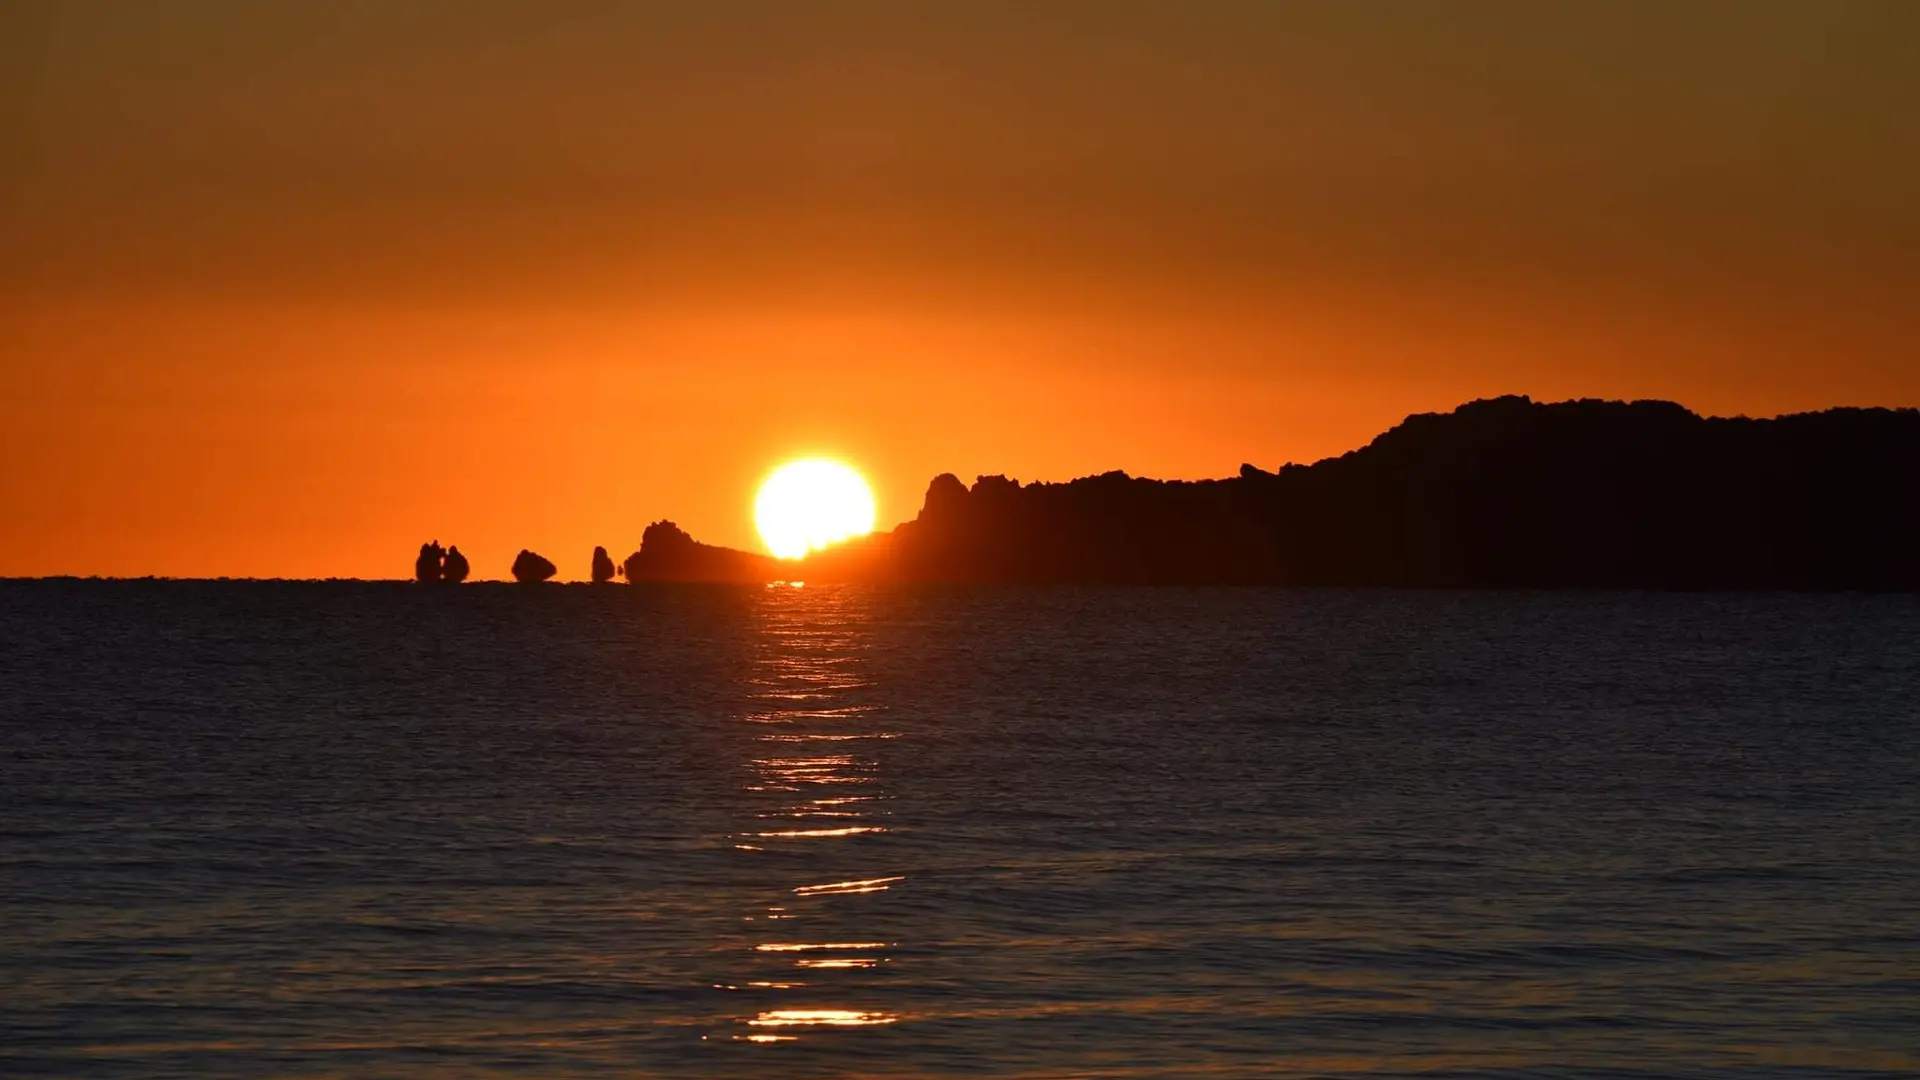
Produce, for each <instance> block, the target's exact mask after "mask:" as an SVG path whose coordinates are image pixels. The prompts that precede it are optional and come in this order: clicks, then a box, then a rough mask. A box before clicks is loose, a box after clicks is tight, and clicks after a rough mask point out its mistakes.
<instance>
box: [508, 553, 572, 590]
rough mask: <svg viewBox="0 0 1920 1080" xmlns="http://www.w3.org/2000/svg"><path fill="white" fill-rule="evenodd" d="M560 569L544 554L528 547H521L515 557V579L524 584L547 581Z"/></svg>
mask: <svg viewBox="0 0 1920 1080" xmlns="http://www.w3.org/2000/svg"><path fill="white" fill-rule="evenodd" d="M559 569H560V568H559V567H557V566H555V565H553V563H552V562H551V561H550V560H548V559H546V558H544V557H543V556H540V555H536V554H534V553H533V552H531V551H528V550H527V549H526V548H521V549H520V554H518V555H516V556H514V558H513V580H515V581H517V582H520V583H521V584H522V585H532V584H537V583H539V582H542V581H545V580H547V579H548V578H550V577H552V576H553V575H554V574H556V573H558V572H559Z"/></svg>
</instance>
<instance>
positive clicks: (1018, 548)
mask: <svg viewBox="0 0 1920 1080" xmlns="http://www.w3.org/2000/svg"><path fill="white" fill-rule="evenodd" d="M627 576H628V578H629V580H633V581H646V580H680V581H689V580H691V581H754V580H758V581H767V580H775V579H780V578H799V579H805V580H807V581H847V580H852V581H923V582H1001V583H1135V584H1196V585H1197V584H1240V583H1245V584H1289V585H1307V584H1312V585H1393V586H1439V587H1613V588H1651V589H1736V588H1806V589H1915V588H1920V411H1916V410H1914V409H1879V408H1871V409H1856V408H1845V409H1830V410H1827V411H1825V412H1818V413H1802V414H1797V415H1791V416H1782V417H1779V418H1776V419H1770V420H1752V419H1747V418H1744V417H1742V418H1734V419H1724V418H1705V417H1701V416H1699V415H1696V414H1695V413H1693V412H1690V411H1688V410H1687V409H1685V408H1683V407H1681V406H1679V405H1676V404H1673V403H1671V402H1666V401H1636V402H1631V403H1628V402H1618V401H1597V400H1582V401H1567V402H1560V403H1555V404H1537V403H1535V402H1533V401H1531V400H1529V399H1527V398H1525V397H1502V398H1496V399H1492V400H1482V401H1474V402H1471V403H1469V404H1466V405H1462V406H1461V407H1459V408H1457V409H1455V410H1454V411H1453V412H1451V413H1424V414H1420V415H1415V416H1410V417H1408V418H1407V419H1406V420H1405V421H1404V422H1402V423H1401V424H1399V425H1398V426H1396V427H1394V428H1393V429H1392V430H1390V431H1387V432H1386V433H1384V434H1382V435H1380V436H1379V437H1377V438H1375V439H1374V440H1373V441H1372V442H1371V443H1369V444H1367V445H1366V446H1365V447H1362V448H1360V449H1358V450H1354V451H1352V452H1350V453H1347V454H1343V455H1341V456H1340V457H1336V458H1329V459H1326V460H1324V461H1321V462H1318V463H1316V464H1313V465H1291V464H1290V465H1286V466H1284V467H1282V468H1280V469H1279V470H1277V471H1274V472H1268V471H1265V470H1262V469H1260V468H1257V467H1255V466H1252V465H1243V466H1241V469H1240V475H1239V476H1237V477H1232V478H1229V479H1223V480H1200V481H1177V480H1176V481H1160V480H1147V479H1141V478H1137V477H1132V476H1128V475H1127V474H1126V473H1123V472H1109V473H1105V474H1102V475H1099V476H1091V477H1085V478H1082V479H1079V480H1074V481H1071V482H1068V483H1058V484H1054V483H1034V484H1025V485H1023V484H1020V483H1019V482H1017V481H1014V480H1009V479H1007V478H1005V477H1001V476H982V477H980V478H978V479H977V480H976V481H975V482H974V483H973V484H972V485H971V486H968V485H966V484H963V483H962V482H961V481H960V480H959V479H958V478H956V477H954V476H952V475H950V474H949V475H941V476H938V477H935V478H934V480H933V482H932V484H931V485H930V486H929V487H928V489H927V495H926V500H925V504H924V505H923V506H922V508H921V510H920V513H919V515H918V516H917V517H915V518H914V520H912V521H909V522H906V523H904V524H902V525H900V526H899V527H897V528H896V529H894V530H893V531H892V532H891V533H875V534H874V535H872V536H870V537H867V538H865V539H864V540H863V541H859V542H856V543H853V544H848V545H842V546H839V547H835V548H830V549H828V550H826V551H822V552H817V553H815V554H814V555H812V556H809V557H808V558H806V559H804V560H800V561H799V562H797V563H795V562H786V563H782V562H776V561H775V560H772V559H769V558H767V557H765V556H759V555H752V554H749V553H746V552H741V551H732V550H729V549H726V548H718V547H710V546H708V545H704V544H700V543H697V542H695V541H694V540H693V538H692V537H689V536H687V534H686V533H684V532H682V531H680V530H679V529H677V528H675V527H674V526H673V525H671V524H670V523H666V522H662V523H659V524H656V525H654V526H653V527H651V528H649V529H648V530H647V536H646V539H645V540H644V541H643V543H642V545H641V550H640V551H639V552H637V553H635V555H634V556H633V557H632V558H630V559H628V561H627Z"/></svg>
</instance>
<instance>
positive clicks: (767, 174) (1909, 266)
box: [0, 0, 1920, 577]
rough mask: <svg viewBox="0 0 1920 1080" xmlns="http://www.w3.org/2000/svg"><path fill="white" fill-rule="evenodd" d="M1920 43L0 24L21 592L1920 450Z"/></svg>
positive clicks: (355, 14) (1377, 22)
mask: <svg viewBox="0 0 1920 1080" xmlns="http://www.w3.org/2000/svg"><path fill="white" fill-rule="evenodd" d="M1917 56H1920V3H1914V2H1911V0H1888V2H1882V3H1869V2H1855V3H1849V2H1844V0H1825V2H1812V0H1810V2H1806V3H1787V2H1779V0H1731V2H1725V3H1706V2H1700V3H1686V2H1672V0H1669V2H1660V3H1632V2H1620V0H1611V2H1606V3H1598V2H1596V3H1589V4H1574V3H1551V2H1537V0H1529V2H1513V3H1493V2H1486V3H1472V2H1465V0H1463V2H1459V3H1445V4H1442V3H1426V2H1419V0H1406V2H1402V3H1392V2H1386V0H1381V2H1372V3H1368V2H1354V0H1338V2H1331V0H1330V2H1325V3H1285V2H1279V0H1274V2H1267V3H1195V2H1180V3H1175V2H1172V0H1168V2H1165V3H1143V2H1129V0H1104V2H1086V3H1043V2H1033V0H1028V2H1022V3H985V2H967V3H951V4H942V5H936V4H933V3H830V4H807V3H799V2H791V3H711V2H701V3H693V2H688V3H684V4H671V5H669V4H640V3H630V2H606V3H563V2H554V0H545V2H540V3H503V2H493V0H457V2H456V0H444V2H441V0H418V2H407V0H380V2H343V0H334V2H328V3H306V2H294V0H281V2H278V3H272V4H262V3H256V2H252V0H246V2H241V0H234V2H219V3H209V2H193V0H168V2H165V3H150V4H134V3H107V2H101V3H90V2H72V3H47V2H38V3H36V2H33V0H12V2H9V3H7V4H6V5H4V6H0V170H4V171H3V172H0V236H3V237H4V249H3V254H0V289H4V293H3V294H0V513H3V514H4V517H0V574H42V573H57V572H70V573H113V574H136V573H162V574H195V575H205V574H221V573H229V574H284V575H298V576H307V575H326V574H342V575H365V576H400V575H404V574H405V573H406V572H407V571H408V568H409V567H410V563H411V557H412V554H413V551H414V549H415V548H416V547H417V545H418V544H419V543H420V542H421V541H423V540H426V539H428V538H431V537H438V538H439V539H441V540H442V541H451V542H456V543H459V544H460V545H461V547H462V549H463V550H465V551H467V552H468V553H469V555H471V556H472V557H473V559H474V563H475V569H476V572H477V574H478V575H479V576H502V575H504V573H505V570H506V566H507V564H508V563H509V562H510V561H511V559H512V556H513V554H514V552H515V551H517V550H518V549H519V548H520V547H522V546H530V547H533V548H534V549H535V550H538V551H541V552H543V553H545V554H547V555H548V556H550V557H551V558H553V559H554V560H555V561H556V562H558V563H560V565H561V567H562V574H563V576H569V577H578V576H584V574H585V570H586V553H587V552H588V551H589V550H590V549H591V547H592V545H593V544H596V543H601V544H605V545H607V547H608V548H610V549H611V550H613V551H614V552H615V555H616V557H618V556H620V555H624V554H625V553H626V552H627V551H628V550H631V548H632V547H633V546H634V544H635V543H636V542H637V541H638V538H639V535H640V531H641V529H642V528H643V527H644V526H645V525H646V523H647V522H648V521H650V520H653V519H655V518H660V517H671V518H674V519H675V520H677V521H679V522H680V523H681V524H682V525H684V526H686V527H687V528H688V529H689V530H690V531H691V532H693V533H694V535H695V536H697V537H700V538H703V539H709V540H713V541H716V542H722V543H729V544H735V545H741V546H747V545H751V544H752V543H753V536H752V529H751V522H750V514H749V507H750V503H751V496H752V489H753V486H754V484H755V482H756V480H757V479H758V478H759V476H760V475H762V474H763V473H764V472H765V471H766V470H767V469H769V468H771V467H772V466H773V465H774V464H776V463H777V462H778V461H779V460H781V459H782V458H784V457H788V456H792V455H794V454H796V453H802V452H809V451H825V452H832V453H835V454H838V455H841V456H844V457H845V458H847V459H848V460H850V461H852V462H854V463H855V464H856V465H858V466H859V467H861V468H862V469H863V470H864V471H865V472H867V474H868V475H869V476H870V477H871V478H872V479H873V480H874V481H875V484H876V488H877V489H878V493H879V497H880V511H881V517H882V519H883V521H884V522H886V523H891V522H893V521H897V520H900V519H902V518H906V517H911V516H912V514H913V513H914V512H915V511H916V510H917V508H918V504H919V498H920V495H921V493H922V492H923V490H924V488H925V484H926V481H927V480H928V479H929V478H930V477H931V476H932V475H933V474H934V473H936V472H940V471H953V472H957V473H959V474H961V475H962V476H965V477H971V476H973V475H974V474H977V473H983V472H1004V473H1008V474H1010V475H1014V476H1017V477H1019V478H1021V479H1065V478H1068V477H1071V476H1074V475H1079V474H1083V473H1088V472H1097V471H1104V470H1106V469H1109V468H1124V469H1127V470H1129V471H1131V472H1134V473H1137V474H1145V475H1160V476H1186V477H1198V476H1214V475H1225V474H1228V473H1230V472H1232V471H1233V470H1234V469H1235V468H1237V467H1238V465H1239V464H1240V462H1242V461H1253V462H1256V463H1258V464H1261V465H1264V466H1266V467H1273V466H1276V465H1278V464H1280V463H1281V462H1284V461H1287V460H1290V459H1291V460H1312V459H1315V458H1318V457H1321V456H1324V455H1327V454H1331V453H1338V452H1341V451H1344V450H1346V449H1350V448H1351V447H1352V446H1354V445H1357V444H1359V443H1361V442H1363V441H1365V439H1367V438H1368V437H1370V436H1371V435H1373V434H1374V433H1376V432H1377V431H1379V430H1381V429H1383V428H1384V427H1386V426H1388V425H1390V424H1392V423H1394V422H1395V421H1397V420H1398V419H1400V418H1401V417H1402V416H1403V415H1405V414H1406V413H1408V412H1413V411H1424V410H1429V409H1442V408H1449V407H1451V406H1452V405H1454V404H1456V403H1458V402H1459V401H1461V400H1464V399H1467V398H1471V397H1475V396H1484V395H1491V394H1497V393H1505V392H1520V393H1530V394H1533V395H1535V396H1536V397H1545V398H1559V397H1568V396H1606V397H1671V398H1676V399H1678V400H1680V401H1682V402H1684V403H1686V404H1688V405H1690V406H1692V407H1694V408H1696V409H1700V410H1702V411H1708V412H1721V413H1732V412H1746V413H1750V414H1772V413H1776V412H1780V411H1791V410H1797V409H1808V408H1819V407H1824V406H1828V405H1834V404H1904V405H1913V404H1920V314H1917V312H1920V198H1917V197H1916V193H1920V119H1917V117H1920V62H1916V60H1915V57H1917Z"/></svg>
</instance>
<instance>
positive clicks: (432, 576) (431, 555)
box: [413, 540, 446, 584]
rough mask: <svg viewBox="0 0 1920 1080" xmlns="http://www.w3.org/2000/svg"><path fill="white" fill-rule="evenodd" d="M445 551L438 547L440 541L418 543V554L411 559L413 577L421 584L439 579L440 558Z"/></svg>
mask: <svg viewBox="0 0 1920 1080" xmlns="http://www.w3.org/2000/svg"><path fill="white" fill-rule="evenodd" d="M445 555H446V552H444V551H442V550H441V548H440V541H438V540H435V541H433V542H431V543H426V544H421V545H420V555H419V557H417V558H415V559H414V560H413V579H414V580H415V581H418V582H421V583H422V584H431V583H433V582H437V581H439V580H440V573H441V564H440V560H441V559H442V558H443V557H444V556H445Z"/></svg>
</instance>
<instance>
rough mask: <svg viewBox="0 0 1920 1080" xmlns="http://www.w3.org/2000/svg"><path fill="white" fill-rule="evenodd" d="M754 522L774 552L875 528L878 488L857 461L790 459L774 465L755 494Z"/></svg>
mask: <svg viewBox="0 0 1920 1080" xmlns="http://www.w3.org/2000/svg"><path fill="white" fill-rule="evenodd" d="M753 523H754V524H755V525H757V526H759V528H760V539H761V540H762V541H763V542H765V544H766V545H767V550H768V551H771V552H773V554H774V557H775V558H780V559H798V558H800V557H802V556H804V555H805V554H806V553H807V552H809V551H817V550H819V549H820V548H823V547H826V546H827V545H828V544H835V543H839V542H840V541H842V540H846V539H848V538H850V537H855V536H865V535H866V534H867V533H870V532H872V531H873V490H872V489H871V488H869V487H867V482H866V481H865V480H863V479H861V477H860V474H859V473H857V472H855V471H854V470H853V468H852V466H849V465H845V464H842V463H841V462H838V461H831V460H828V459H825V458H807V459H805V460H802V461H790V462H788V463H787V464H785V465H782V466H780V467H779V468H777V469H775V470H773V475H771V476H769V477H767V479H766V482H765V483H762V484H761V485H760V494H759V495H757V496H755V497H754V500H753Z"/></svg>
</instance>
